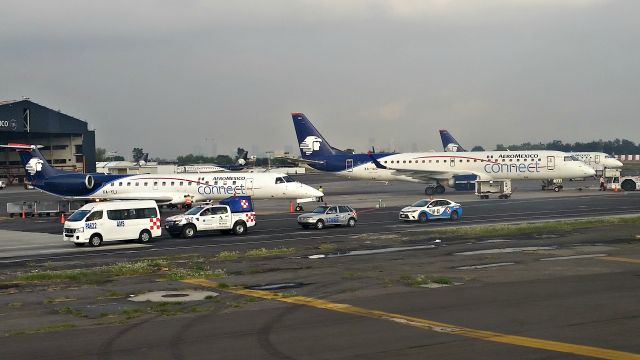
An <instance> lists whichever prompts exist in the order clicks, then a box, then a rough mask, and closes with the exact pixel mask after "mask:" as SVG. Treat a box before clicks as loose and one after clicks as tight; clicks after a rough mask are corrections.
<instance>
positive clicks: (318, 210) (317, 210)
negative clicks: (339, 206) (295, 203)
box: [312, 206, 329, 214]
mask: <svg viewBox="0 0 640 360" xmlns="http://www.w3.org/2000/svg"><path fill="white" fill-rule="evenodd" d="M328 208H329V207H328V206H318V207H317V208H315V209H314V210H313V211H312V213H314V214H324V213H325V212H327V209H328Z"/></svg>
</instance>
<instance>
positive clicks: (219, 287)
mask: <svg viewBox="0 0 640 360" xmlns="http://www.w3.org/2000/svg"><path fill="white" fill-rule="evenodd" d="M230 287H231V285H229V284H227V283H223V282H219V283H218V289H228V288H230Z"/></svg>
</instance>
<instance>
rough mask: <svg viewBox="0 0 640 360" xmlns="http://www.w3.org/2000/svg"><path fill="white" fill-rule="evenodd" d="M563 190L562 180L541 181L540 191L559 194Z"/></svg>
mask: <svg viewBox="0 0 640 360" xmlns="http://www.w3.org/2000/svg"><path fill="white" fill-rule="evenodd" d="M562 189H564V185H562V179H547V180H543V181H542V190H543V191H544V190H553V191H555V192H559V191H560V190H562Z"/></svg>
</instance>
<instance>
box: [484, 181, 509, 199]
mask: <svg viewBox="0 0 640 360" xmlns="http://www.w3.org/2000/svg"><path fill="white" fill-rule="evenodd" d="M495 194H497V195H498V198H500V199H508V198H510V197H511V180H510V179H506V180H476V195H478V197H479V198H480V199H488V198H489V196H490V195H495Z"/></svg>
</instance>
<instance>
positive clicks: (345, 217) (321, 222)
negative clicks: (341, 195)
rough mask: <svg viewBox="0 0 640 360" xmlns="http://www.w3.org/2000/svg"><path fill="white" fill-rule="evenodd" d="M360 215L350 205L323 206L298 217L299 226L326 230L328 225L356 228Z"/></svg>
mask: <svg viewBox="0 0 640 360" xmlns="http://www.w3.org/2000/svg"><path fill="white" fill-rule="evenodd" d="M357 221H358V213H357V212H356V211H355V210H354V209H353V208H352V207H351V206H349V205H322V206H318V207H317V208H315V209H314V210H313V211H312V212H310V213H306V214H302V215H300V216H298V224H299V225H300V226H302V227H303V228H305V229H308V228H310V227H313V228H315V229H318V230H320V229H324V228H325V227H326V226H327V225H333V226H341V225H345V226H348V227H354V226H356V222H357Z"/></svg>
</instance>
